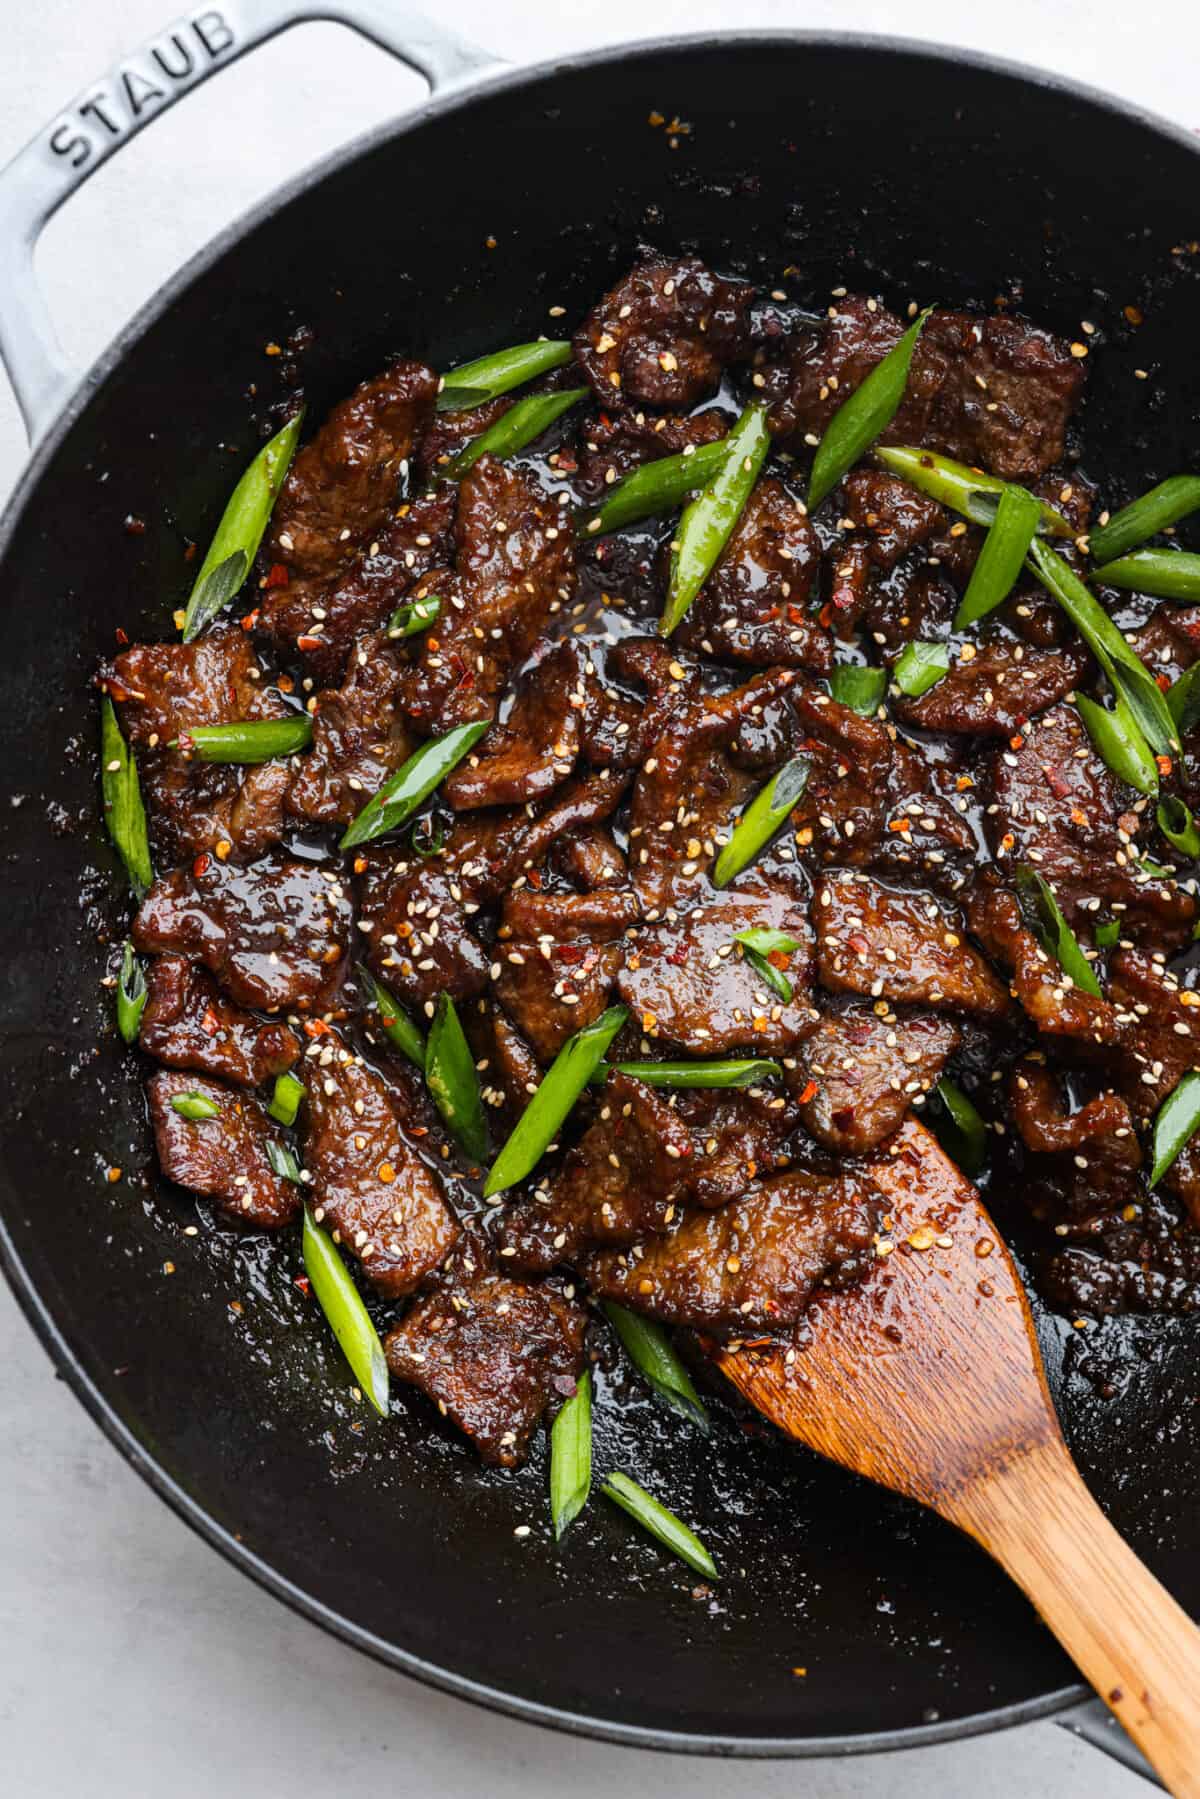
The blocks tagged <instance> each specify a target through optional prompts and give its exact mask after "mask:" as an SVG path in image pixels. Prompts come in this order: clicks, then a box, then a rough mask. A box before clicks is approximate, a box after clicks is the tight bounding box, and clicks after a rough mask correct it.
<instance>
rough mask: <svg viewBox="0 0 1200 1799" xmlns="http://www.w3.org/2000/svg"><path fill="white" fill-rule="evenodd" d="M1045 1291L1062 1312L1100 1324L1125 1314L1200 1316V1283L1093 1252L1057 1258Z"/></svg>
mask: <svg viewBox="0 0 1200 1799" xmlns="http://www.w3.org/2000/svg"><path fill="white" fill-rule="evenodd" d="M1042 1287H1043V1291H1044V1292H1045V1295H1046V1298H1047V1299H1048V1300H1049V1301H1050V1304H1051V1305H1052V1306H1054V1307H1055V1308H1056V1309H1057V1310H1059V1311H1062V1312H1066V1313H1067V1315H1068V1316H1071V1317H1073V1316H1075V1315H1076V1314H1077V1313H1079V1312H1086V1313H1089V1314H1090V1315H1091V1316H1092V1317H1094V1318H1105V1317H1109V1316H1111V1315H1112V1314H1114V1313H1120V1312H1169V1313H1176V1314H1179V1315H1187V1314H1190V1313H1192V1312H1200V1280H1196V1279H1188V1278H1187V1277H1186V1276H1184V1275H1180V1274H1168V1273H1164V1272H1163V1271H1161V1270H1160V1269H1157V1268H1151V1267H1148V1266H1147V1265H1146V1264H1145V1263H1144V1262H1126V1261H1122V1262H1111V1261H1108V1260H1107V1259H1106V1258H1105V1257H1104V1256H1099V1255H1093V1254H1092V1253H1091V1252H1090V1251H1089V1250H1086V1249H1079V1248H1071V1249H1064V1250H1062V1251H1061V1252H1060V1253H1059V1254H1058V1255H1056V1256H1054V1257H1052V1258H1051V1260H1050V1262H1049V1264H1048V1266H1047V1269H1046V1272H1045V1275H1044V1276H1043V1280H1042Z"/></svg>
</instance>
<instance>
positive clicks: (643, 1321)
mask: <svg viewBox="0 0 1200 1799" xmlns="http://www.w3.org/2000/svg"><path fill="white" fill-rule="evenodd" d="M604 1311H605V1313H606V1314H607V1317H608V1320H609V1323H610V1324H611V1325H612V1327H613V1329H614V1330H615V1331H616V1333H617V1335H618V1337H620V1339H621V1347H622V1348H623V1349H624V1351H625V1354H626V1355H627V1356H628V1357H629V1359H630V1361H631V1362H632V1363H633V1365H634V1367H635V1368H636V1369H637V1371H638V1373H639V1374H641V1375H643V1376H644V1377H645V1379H646V1380H647V1381H648V1382H649V1383H650V1386H651V1387H652V1388H653V1389H654V1391H655V1393H657V1394H658V1396H659V1398H660V1399H662V1400H665V1401H666V1403H667V1405H669V1406H670V1408H671V1410H672V1411H673V1412H678V1413H679V1415H680V1417H681V1418H687V1419H688V1420H689V1421H690V1422H691V1423H692V1424H698V1425H699V1426H700V1428H701V1430H704V1431H707V1430H708V1428H709V1417H708V1413H707V1412H706V1411H705V1409H704V1405H703V1402H702V1400H701V1398H700V1395H699V1393H697V1391H696V1389H695V1387H694V1386H693V1385H692V1379H691V1376H690V1375H689V1373H688V1371H687V1369H686V1368H685V1367H684V1365H683V1363H682V1362H681V1361H680V1359H679V1357H678V1355H676V1353H675V1350H674V1347H673V1346H672V1343H671V1339H670V1338H669V1337H668V1336H667V1333H666V1332H665V1331H664V1330H663V1328H662V1326H661V1325H660V1324H655V1322H654V1320H653V1319H651V1318H643V1317H642V1316H641V1314H640V1313H638V1312H631V1311H629V1310H628V1308H627V1307H626V1306H622V1305H618V1304H617V1302H616V1300H615V1299H606V1300H605V1301H604Z"/></svg>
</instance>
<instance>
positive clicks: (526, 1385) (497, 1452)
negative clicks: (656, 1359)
mask: <svg viewBox="0 0 1200 1799" xmlns="http://www.w3.org/2000/svg"><path fill="white" fill-rule="evenodd" d="M586 1323H587V1315H586V1313H585V1312H584V1310H583V1308H582V1307H581V1306H579V1305H577V1304H575V1303H574V1302H573V1301H571V1300H569V1299H568V1298H567V1297H566V1296H565V1294H564V1293H563V1292H562V1290H561V1288H559V1287H557V1286H555V1285H553V1284H551V1283H550V1282H545V1281H532V1282H525V1281H513V1280H507V1279H505V1278H504V1277H503V1276H501V1275H498V1274H493V1273H481V1274H476V1275H475V1276H474V1277H473V1278H462V1279H455V1280H453V1281H452V1282H451V1283H450V1284H449V1285H447V1286H446V1287H445V1288H443V1289H441V1290H439V1291H438V1292H436V1293H429V1294H426V1295H425V1297H424V1298H423V1299H419V1300H418V1301H417V1302H416V1304H415V1305H414V1306H413V1307H412V1308H411V1309H410V1310H409V1312H408V1313H407V1314H406V1316H405V1317H404V1319H403V1320H402V1321H401V1323H400V1324H398V1325H397V1326H396V1328H395V1329H394V1330H393V1331H390V1332H389V1333H388V1336H387V1338H386V1340H385V1342H384V1350H385V1352H386V1354H387V1361H388V1367H389V1368H390V1369H391V1371H392V1373H393V1374H394V1375H395V1376H396V1378H397V1380H402V1381H408V1382H409V1383H410V1384H411V1385H412V1386H415V1387H419V1388H420V1389H421V1391H422V1392H423V1393H425V1394H427V1395H428V1396H429V1398H430V1399H432V1400H433V1402H434V1404H435V1405H436V1406H437V1408H438V1410H439V1412H441V1413H442V1415H443V1417H447V1418H449V1419H450V1420H451V1422H452V1423H454V1424H456V1425H457V1426H458V1428H459V1430H461V1431H463V1432H464V1433H465V1434H466V1435H467V1436H468V1437H470V1439H471V1441H472V1442H473V1443H474V1445H475V1447H476V1449H477V1450H478V1451H479V1454H480V1455H481V1456H482V1458H483V1460H484V1461H485V1462H493V1463H497V1464H498V1465H499V1466H500V1467H502V1468H515V1467H516V1466H517V1465H518V1463H520V1462H522V1461H524V1459H525V1456H526V1454H527V1453H528V1450H529V1442H530V1439H531V1437H532V1436H533V1433H534V1430H535V1429H536V1427H537V1424H538V1420H539V1419H540V1418H541V1416H542V1414H543V1413H544V1412H545V1410H546V1408H547V1406H549V1405H550V1403H551V1402H552V1400H554V1399H555V1398H558V1399H565V1398H569V1397H570V1395H571V1394H572V1393H573V1392H574V1390H575V1382H576V1380H577V1378H578V1376H579V1373H580V1370H581V1368H582V1365H583V1333H584V1328H585V1326H586Z"/></svg>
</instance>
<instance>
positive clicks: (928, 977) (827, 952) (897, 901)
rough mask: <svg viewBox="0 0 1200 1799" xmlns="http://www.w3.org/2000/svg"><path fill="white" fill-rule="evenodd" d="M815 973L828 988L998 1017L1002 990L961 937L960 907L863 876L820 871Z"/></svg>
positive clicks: (1003, 1006) (1003, 1007)
mask: <svg viewBox="0 0 1200 1799" xmlns="http://www.w3.org/2000/svg"><path fill="white" fill-rule="evenodd" d="M813 923H814V925H815V926H816V932H817V976H818V979H819V980H820V982H821V984H822V985H823V986H824V987H826V988H828V990H829V991H830V992H831V993H861V994H863V995H866V996H869V997H870V998H872V999H878V998H879V997H880V996H882V997H884V998H885V999H888V1000H891V1001H893V1002H895V1003H897V1004H901V1005H906V1004H907V1005H927V1006H936V1007H938V1008H939V1009H941V1010H949V1011H964V1012H969V1013H973V1014H975V1015H977V1016H978V1017H980V1018H1000V1017H1003V1015H1004V1013H1005V1012H1006V1011H1007V1010H1008V994H1007V992H1006V991H1005V989H1004V987H1003V986H1002V984H1001V983H1000V981H998V980H997V978H996V976H995V975H994V974H993V973H992V970H991V969H990V968H989V966H988V964H987V962H986V961H985V960H984V958H983V957H982V956H981V955H980V953H979V951H978V950H977V949H975V948H974V947H973V946H972V945H971V944H970V943H968V941H967V936H966V925H965V924H964V923H963V919H962V916H961V914H960V913H958V912H952V911H950V910H949V909H948V908H946V907H945V906H943V905H942V904H941V903H940V902H939V901H937V900H936V899H934V898H932V897H931V896H930V895H929V894H927V893H923V894H918V893H897V892H895V891H894V890H893V889H891V888H888V887H883V886H881V885H880V884H879V883H878V882H877V881H872V880H869V879H867V878H866V877H865V876H862V875H859V876H857V877H854V876H849V875H843V876H841V877H840V878H834V877H832V876H827V877H826V878H825V879H824V880H822V881H821V883H820V885H819V886H818V888H817V893H816V897H815V900H814V903H813Z"/></svg>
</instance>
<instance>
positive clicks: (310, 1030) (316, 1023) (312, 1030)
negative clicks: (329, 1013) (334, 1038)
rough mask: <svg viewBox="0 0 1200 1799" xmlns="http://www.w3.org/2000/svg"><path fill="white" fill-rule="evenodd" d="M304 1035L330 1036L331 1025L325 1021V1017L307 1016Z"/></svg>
mask: <svg viewBox="0 0 1200 1799" xmlns="http://www.w3.org/2000/svg"><path fill="white" fill-rule="evenodd" d="M304 1035H305V1036H306V1037H328V1035H329V1026H328V1025H327V1024H326V1023H325V1020H324V1019H323V1018H306V1019H305V1020H304Z"/></svg>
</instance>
